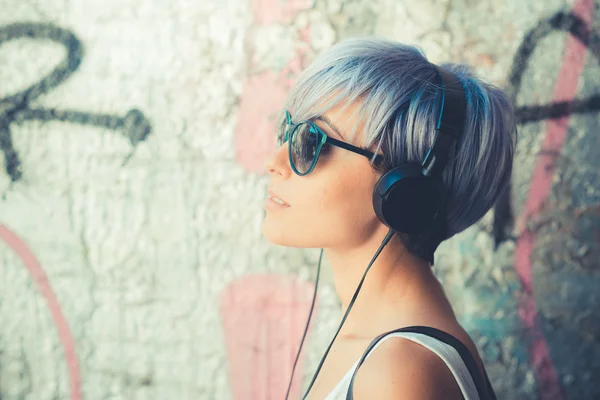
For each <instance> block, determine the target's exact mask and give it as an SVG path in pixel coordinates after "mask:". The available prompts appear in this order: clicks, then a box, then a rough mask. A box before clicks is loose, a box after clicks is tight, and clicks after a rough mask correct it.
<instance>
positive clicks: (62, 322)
mask: <svg viewBox="0 0 600 400" xmlns="http://www.w3.org/2000/svg"><path fill="white" fill-rule="evenodd" d="M0 240H2V241H4V243H6V244H7V245H8V247H10V248H11V249H12V250H13V251H14V252H15V254H16V255H17V256H18V257H19V258H20V259H21V261H22V262H23V265H25V268H27V271H29V275H30V276H31V279H33V281H34V282H35V284H36V286H37V288H38V290H39V292H40V293H41V295H42V296H43V297H44V299H46V303H47V304H48V309H49V310H50V314H51V315H52V320H53V321H54V325H55V326H56V329H57V331H58V337H59V339H60V342H61V344H62V347H63V349H64V353H65V361H66V363H67V371H68V373H69V382H70V388H71V400H81V399H82V396H81V378H80V374H79V363H78V361H77V353H76V351H75V340H74V339H73V335H72V333H71V329H70V328H69V323H68V322H67V320H66V318H65V316H64V315H63V312H62V310H61V307H60V303H59V302H58V299H57V297H56V294H55V293H54V290H53V289H52V286H51V285H50V282H49V281H48V277H47V276H46V273H45V272H44V270H43V269H42V266H41V264H40V262H39V261H38V260H37V258H36V257H35V255H34V254H33V252H32V251H31V250H30V249H29V247H28V246H27V245H26V244H25V242H24V241H23V240H21V238H19V237H18V236H17V235H16V234H15V233H13V232H12V231H11V230H10V229H8V228H7V227H6V226H4V225H2V224H0Z"/></svg>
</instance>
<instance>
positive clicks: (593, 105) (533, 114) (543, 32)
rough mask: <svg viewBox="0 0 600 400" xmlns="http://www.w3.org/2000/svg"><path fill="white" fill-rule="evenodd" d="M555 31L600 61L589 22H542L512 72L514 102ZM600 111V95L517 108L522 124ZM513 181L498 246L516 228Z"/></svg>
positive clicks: (499, 209) (499, 210) (500, 206)
mask: <svg viewBox="0 0 600 400" xmlns="http://www.w3.org/2000/svg"><path fill="white" fill-rule="evenodd" d="M554 31H564V32H566V33H569V34H571V35H572V36H573V37H574V38H575V39H577V40H578V41H579V42H581V43H582V44H583V45H584V46H585V47H586V49H587V50H588V51H589V52H591V53H592V55H593V56H594V57H595V58H596V60H597V61H598V62H599V63H600V34H599V33H598V32H596V31H592V30H591V29H589V28H588V25H587V23H586V22H585V21H584V20H583V19H581V18H579V17H578V16H576V15H574V14H572V13H565V12H559V13H556V14H555V15H554V16H552V17H551V18H549V19H547V20H544V21H541V22H540V23H539V24H538V25H537V26H536V27H535V28H533V29H532V30H531V31H529V32H528V33H527V34H526V35H525V37H524V38H523V41H522V42H521V45H520V46H519V48H518V50H517V52H516V53H515V56H514V58H513V63H512V67H511V73H510V75H509V82H510V84H509V87H508V88H507V92H508V93H509V95H510V97H511V100H512V101H513V103H515V102H516V98H517V96H518V94H519V92H520V90H521V87H522V80H523V76H524V73H525V71H526V70H527V67H528V64H529V61H530V59H531V56H532V55H533V52H534V51H535V49H536V47H537V46H538V44H539V42H540V41H541V40H542V39H543V38H545V37H547V36H548V35H549V34H551V33H552V32H554ZM597 111H600V95H594V96H591V97H589V98H587V99H574V100H570V101H563V102H556V103H552V104H545V105H533V106H531V105H527V106H521V107H518V108H516V109H515V114H516V118H517V121H518V123H519V124H520V125H523V124H527V123H532V122H539V121H543V120H547V119H555V118H562V117H566V116H569V115H572V114H583V113H590V112H597ZM511 192H512V183H511V184H510V185H509V187H508V188H507V190H506V191H505V192H504V193H503V194H502V195H501V196H500V198H499V199H498V202H497V203H496V206H495V207H494V222H493V236H494V242H495V246H496V247H498V245H499V244H500V243H502V242H503V241H505V240H508V239H510V238H511V236H510V234H509V233H508V232H507V231H508V228H510V227H512V225H513V221H514V213H513V210H512V207H511Z"/></svg>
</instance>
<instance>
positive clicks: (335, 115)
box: [317, 102, 364, 144]
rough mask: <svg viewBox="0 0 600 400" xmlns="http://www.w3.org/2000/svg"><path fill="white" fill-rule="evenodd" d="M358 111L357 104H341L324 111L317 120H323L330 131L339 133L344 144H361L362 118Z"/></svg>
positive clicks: (362, 137) (358, 105) (358, 106)
mask: <svg viewBox="0 0 600 400" xmlns="http://www.w3.org/2000/svg"><path fill="white" fill-rule="evenodd" d="M360 109H361V107H360V104H359V103H358V102H354V103H349V104H345V103H344V102H342V103H338V104H336V105H334V106H333V107H331V108H329V109H328V110H326V111H324V112H323V113H322V114H321V118H317V119H321V120H323V122H324V123H325V124H326V125H329V126H330V130H333V131H334V132H336V133H339V135H340V136H342V138H343V139H342V140H344V141H345V142H347V143H352V144H357V143H359V144H362V142H363V139H364V135H363V126H364V118H361V115H360ZM331 125H332V126H331Z"/></svg>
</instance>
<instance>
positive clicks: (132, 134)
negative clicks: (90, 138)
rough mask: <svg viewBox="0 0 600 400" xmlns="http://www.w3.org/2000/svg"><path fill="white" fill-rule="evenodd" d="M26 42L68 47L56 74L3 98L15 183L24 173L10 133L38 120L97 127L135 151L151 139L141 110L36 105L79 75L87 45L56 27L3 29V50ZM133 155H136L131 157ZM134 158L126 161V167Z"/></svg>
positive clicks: (8, 165) (0, 129)
mask: <svg viewBox="0 0 600 400" xmlns="http://www.w3.org/2000/svg"><path fill="white" fill-rule="evenodd" d="M23 38H26V39H33V40H36V41H45V40H51V41H54V42H56V43H58V44H60V45H62V46H64V48H65V49H66V50H67V55H66V58H65V59H63V60H62V61H61V62H60V63H59V64H58V65H57V66H56V67H55V68H54V70H52V71H51V72H50V73H49V74H47V75H46V76H44V77H42V78H40V79H39V80H38V81H37V82H36V83H34V84H32V85H31V86H29V87H28V88H26V89H24V90H22V91H20V92H18V93H15V94H13V95H10V96H7V97H4V98H0V150H1V151H2V152H3V153H4V163H5V166H4V168H5V170H6V173H7V174H8V176H9V177H10V179H11V180H12V181H13V182H15V181H18V180H19V179H21V177H22V174H23V171H22V165H21V160H20V158H19V153H18V152H17V150H16V149H15V148H14V146H13V140H12V136H11V131H10V127H11V125H12V124H18V123H22V122H25V121H29V120H38V121H63V122H69V123H73V124H79V125H91V126H97V127H100V128H104V129H109V130H113V131H117V132H121V133H122V134H123V135H124V136H125V137H127V138H128V139H129V142H130V144H131V146H132V148H133V149H135V148H136V147H137V145H138V144H139V143H140V142H142V141H144V140H145V139H146V138H147V137H148V134H149V133H150V131H151V126H150V121H149V120H148V119H147V118H146V117H145V116H144V114H143V113H142V112H141V111H139V110H137V109H132V110H130V111H128V112H127V113H126V114H125V115H121V116H120V115H110V114H94V113H92V112H85V111H76V110H60V109H55V108H44V107H36V106H34V105H32V102H34V101H35V100H36V99H37V98H38V97H40V96H41V95H43V94H45V93H48V92H50V91H51V90H52V89H54V88H56V87H58V86H59V85H60V84H62V83H63V82H64V81H66V80H67V79H68V78H69V77H70V76H71V75H72V74H73V73H74V72H75V71H77V69H78V68H79V65H80V64H81V62H82V60H83V45H82V43H81V41H80V40H79V39H78V38H77V36H75V34H74V33H73V32H70V31H68V30H66V29H63V28H61V27H58V26H55V25H52V24H39V23H15V24H12V25H7V26H3V27H0V46H1V45H2V44H3V43H6V42H8V41H10V40H15V39H23ZM131 154H133V152H132V153H130V156H131ZM130 156H128V157H127V158H126V159H125V160H124V161H123V164H125V163H126V162H127V160H128V159H129V158H130Z"/></svg>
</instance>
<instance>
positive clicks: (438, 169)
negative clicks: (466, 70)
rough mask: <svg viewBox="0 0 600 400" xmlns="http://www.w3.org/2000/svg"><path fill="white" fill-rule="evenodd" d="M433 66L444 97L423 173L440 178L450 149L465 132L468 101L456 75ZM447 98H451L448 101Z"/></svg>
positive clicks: (442, 97) (423, 165)
mask: <svg viewBox="0 0 600 400" xmlns="http://www.w3.org/2000/svg"><path fill="white" fill-rule="evenodd" d="M431 65H432V66H433V68H435V70H436V71H437V74H438V77H439V78H440V84H441V87H442V88H441V90H442V95H441V96H440V116H439V118H438V123H437V126H436V128H435V138H434V139H433V145H432V146H431V148H430V149H429V150H428V151H427V154H426V155H425V158H424V159H423V163H422V164H421V166H422V171H421V172H422V173H423V175H425V176H439V175H441V173H442V171H443V170H444V168H445V167H446V164H447V163H448V156H449V154H450V147H451V146H452V144H453V143H454V141H455V140H457V139H458V138H459V137H460V136H461V134H462V132H463V130H464V121H465V116H466V110H467V100H466V98H465V91H464V89H463V87H462V85H461V83H460V81H459V80H458V78H457V77H456V75H454V74H453V73H450V72H448V71H446V70H445V69H443V68H442V67H440V66H438V65H435V64H431ZM447 95H449V96H447ZM447 97H450V98H449V99H447Z"/></svg>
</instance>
